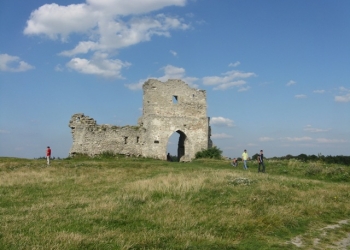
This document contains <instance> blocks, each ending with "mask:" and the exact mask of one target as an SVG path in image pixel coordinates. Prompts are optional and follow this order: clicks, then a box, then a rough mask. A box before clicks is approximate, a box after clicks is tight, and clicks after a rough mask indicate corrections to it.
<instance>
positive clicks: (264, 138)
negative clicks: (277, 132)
mask: <svg viewBox="0 0 350 250" xmlns="http://www.w3.org/2000/svg"><path fill="white" fill-rule="evenodd" d="M274 140H275V139H273V138H271V137H260V138H259V141H262V142H267V141H274Z"/></svg>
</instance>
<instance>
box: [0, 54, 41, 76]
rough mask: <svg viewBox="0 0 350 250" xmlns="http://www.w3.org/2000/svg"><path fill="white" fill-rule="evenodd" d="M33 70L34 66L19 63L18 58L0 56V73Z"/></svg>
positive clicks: (5, 55) (22, 62)
mask: <svg viewBox="0 0 350 250" xmlns="http://www.w3.org/2000/svg"><path fill="white" fill-rule="evenodd" d="M30 69H34V66H32V65H30V64H28V63H26V62H24V61H21V59H20V58H19V57H18V56H11V55H8V54H0V71H7V72H23V71H27V70H30Z"/></svg>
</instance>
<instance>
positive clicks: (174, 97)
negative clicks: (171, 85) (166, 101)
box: [173, 95, 177, 104]
mask: <svg viewBox="0 0 350 250" xmlns="http://www.w3.org/2000/svg"><path fill="white" fill-rule="evenodd" d="M173 103H174V104H177V95H173Z"/></svg>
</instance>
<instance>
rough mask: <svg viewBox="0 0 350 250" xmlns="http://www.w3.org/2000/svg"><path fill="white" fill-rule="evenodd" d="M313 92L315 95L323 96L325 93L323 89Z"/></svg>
mask: <svg viewBox="0 0 350 250" xmlns="http://www.w3.org/2000/svg"><path fill="white" fill-rule="evenodd" d="M313 92H314V93H316V94H323V93H325V92H326V91H325V90H324V89H318V90H314V91H313Z"/></svg>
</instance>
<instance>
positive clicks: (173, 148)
mask: <svg viewBox="0 0 350 250" xmlns="http://www.w3.org/2000/svg"><path fill="white" fill-rule="evenodd" d="M185 139H186V134H185V133H184V132H182V131H180V130H178V131H176V132H174V133H173V134H172V135H171V136H170V137H169V139H168V144H167V152H166V153H167V154H168V153H169V154H170V156H171V157H172V159H173V161H180V158H181V157H182V156H183V155H185Z"/></svg>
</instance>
